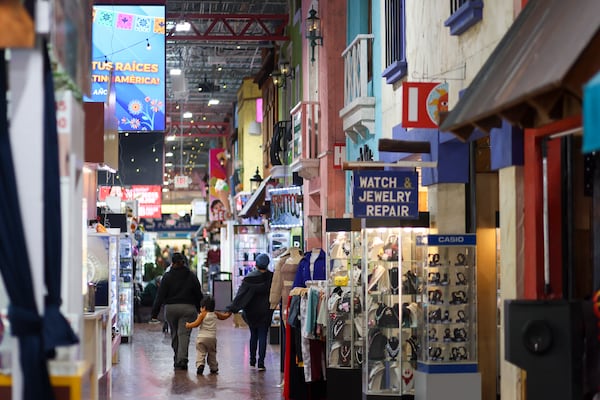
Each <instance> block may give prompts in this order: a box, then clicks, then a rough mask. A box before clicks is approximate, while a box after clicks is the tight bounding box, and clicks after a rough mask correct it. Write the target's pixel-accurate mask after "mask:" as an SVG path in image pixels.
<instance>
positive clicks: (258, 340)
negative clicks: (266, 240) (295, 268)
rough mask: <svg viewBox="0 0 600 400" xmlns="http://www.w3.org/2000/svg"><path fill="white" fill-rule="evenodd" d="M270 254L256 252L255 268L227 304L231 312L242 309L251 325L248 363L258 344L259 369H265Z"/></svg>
mask: <svg viewBox="0 0 600 400" xmlns="http://www.w3.org/2000/svg"><path fill="white" fill-rule="evenodd" d="M270 261H271V260H270V259H269V256H268V255H266V254H262V253H261V254H259V255H257V256H256V269H255V270H253V271H252V272H250V273H249V274H248V275H246V277H245V278H244V280H243V281H242V284H241V285H240V288H239V289H238V292H237V294H236V296H235V298H234V299H233V302H232V303H231V304H230V305H229V306H227V310H228V311H231V312H234V313H236V312H239V311H240V310H242V316H243V317H244V320H245V321H246V323H247V324H248V328H249V329H250V366H251V367H254V366H256V361H257V358H256V350H257V347H258V370H259V371H264V370H265V355H266V352H267V337H268V335H269V327H270V326H271V317H272V315H273V310H271V309H270V306H269V294H270V291H271V282H272V280H273V273H272V272H271V271H269V270H268V267H269V263H270Z"/></svg>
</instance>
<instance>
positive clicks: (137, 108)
mask: <svg viewBox="0 0 600 400" xmlns="http://www.w3.org/2000/svg"><path fill="white" fill-rule="evenodd" d="M127 108H128V109H129V113H130V114H131V115H138V114H139V113H140V112H142V103H140V101H139V100H131V101H130V102H129V106H128V107H127Z"/></svg>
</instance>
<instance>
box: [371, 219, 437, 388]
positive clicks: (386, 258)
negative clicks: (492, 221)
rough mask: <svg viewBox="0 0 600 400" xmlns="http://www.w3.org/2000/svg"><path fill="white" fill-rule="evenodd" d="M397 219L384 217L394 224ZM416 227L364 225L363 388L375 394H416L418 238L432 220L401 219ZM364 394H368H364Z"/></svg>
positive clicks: (420, 260)
mask: <svg viewBox="0 0 600 400" xmlns="http://www.w3.org/2000/svg"><path fill="white" fill-rule="evenodd" d="M390 222H394V221H383V223H387V224H389V223H390ZM396 222H397V223H398V224H401V223H404V224H413V225H417V226H410V227H406V226H397V227H390V226H388V227H385V226H379V227H377V226H371V227H369V225H375V223H374V222H373V221H371V222H369V221H367V223H365V224H364V225H365V226H364V227H363V229H362V235H361V241H362V243H363V246H362V248H363V260H364V262H363V271H362V285H363V293H364V298H365V303H364V309H365V313H364V317H365V318H364V320H363V324H364V327H365V329H366V332H367V334H366V335H367V336H366V340H365V349H364V355H365V361H364V362H363V379H362V381H363V392H364V394H365V395H366V398H373V399H375V398H376V399H387V398H390V399H413V398H414V395H415V381H414V372H415V371H416V367H417V357H418V352H419V348H420V341H419V335H418V326H419V306H418V304H419V302H420V298H421V296H422V279H421V276H422V274H423V271H422V270H423V259H424V257H425V256H426V253H425V251H424V249H423V248H421V247H419V246H417V238H418V237H420V236H423V235H425V234H426V233H427V228H426V227H427V226H428V221H427V222H426V223H423V224H422V225H420V224H419V223H418V221H400V220H397V221H396ZM363 398H365V397H363Z"/></svg>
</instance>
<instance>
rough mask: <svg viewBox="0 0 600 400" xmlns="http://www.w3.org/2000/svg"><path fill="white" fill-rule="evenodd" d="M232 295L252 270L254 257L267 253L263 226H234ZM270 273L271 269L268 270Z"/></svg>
mask: <svg viewBox="0 0 600 400" xmlns="http://www.w3.org/2000/svg"><path fill="white" fill-rule="evenodd" d="M233 248H234V249H233V251H234V265H233V295H234V296H235V293H237V290H238V288H239V287H240V285H241V284H242V280H243V279H244V277H245V276H246V275H248V273H249V272H250V271H252V270H253V269H254V266H255V264H256V263H255V259H256V256H257V255H259V254H260V253H267V252H268V249H267V236H266V234H265V227H264V226H263V225H235V226H234V245H233ZM270 270H271V271H272V270H273V269H272V268H270Z"/></svg>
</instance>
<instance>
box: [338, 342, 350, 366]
mask: <svg viewBox="0 0 600 400" xmlns="http://www.w3.org/2000/svg"><path fill="white" fill-rule="evenodd" d="M350 352H351V350H350V346H349V345H347V344H344V345H342V347H340V365H348V364H350Z"/></svg>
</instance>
